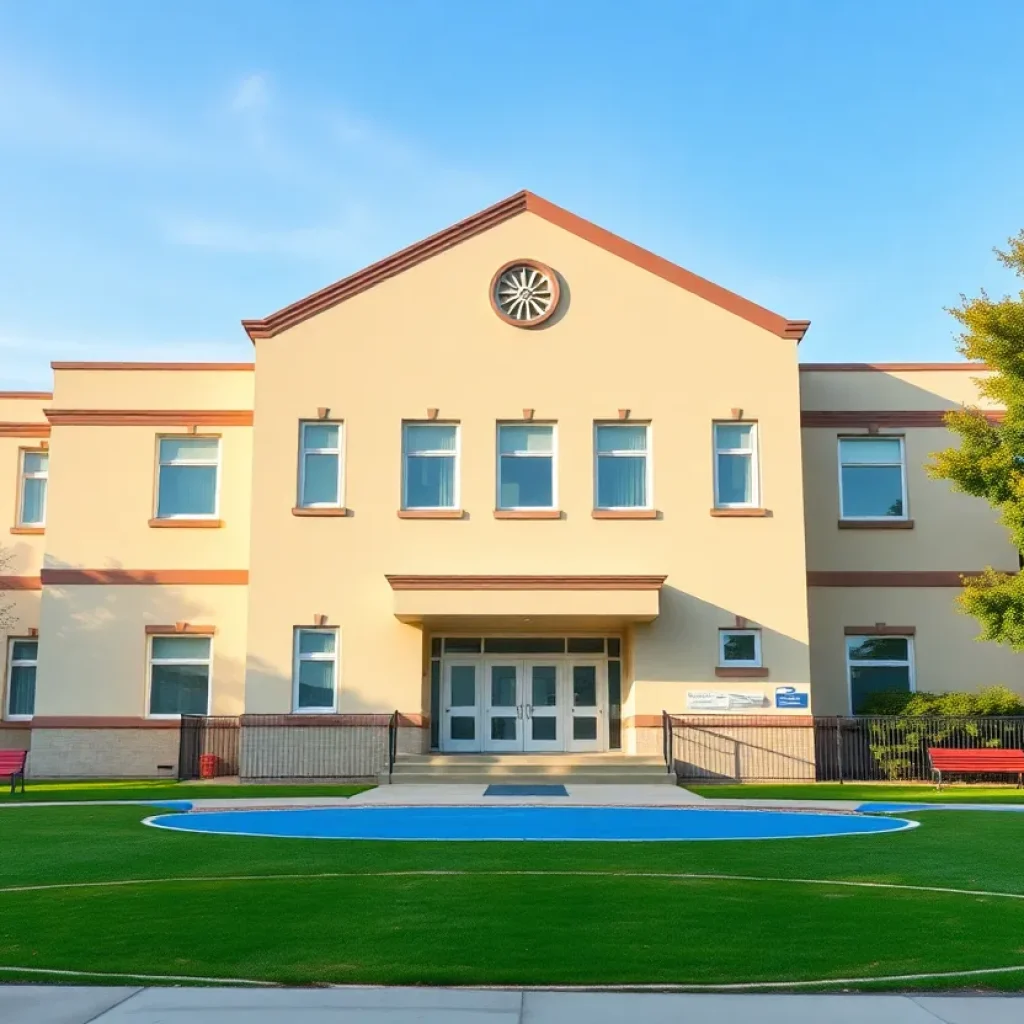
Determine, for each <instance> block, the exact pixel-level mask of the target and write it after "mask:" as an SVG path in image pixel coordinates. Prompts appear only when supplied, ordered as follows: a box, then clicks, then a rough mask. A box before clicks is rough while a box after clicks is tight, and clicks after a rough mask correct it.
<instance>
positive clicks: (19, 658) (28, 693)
mask: <svg viewBox="0 0 1024 1024" xmlns="http://www.w3.org/2000/svg"><path fill="white" fill-rule="evenodd" d="M38 659H39V641H38V640H20V639H17V638H14V637H12V638H11V640H10V642H9V643H8V645H7V718H8V720H13V721H19V720H20V721H27V720H28V719H30V718H31V717H32V716H33V715H34V714H35V710H36V665H37V662H38Z"/></svg>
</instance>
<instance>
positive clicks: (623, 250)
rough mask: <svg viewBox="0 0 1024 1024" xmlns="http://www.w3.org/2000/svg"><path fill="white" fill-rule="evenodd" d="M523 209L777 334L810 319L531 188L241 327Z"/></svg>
mask: <svg viewBox="0 0 1024 1024" xmlns="http://www.w3.org/2000/svg"><path fill="white" fill-rule="evenodd" d="M521 213H533V214H536V216H538V217H543V218H544V220H546V221H548V222H549V223H551V224H554V225H556V226H557V227H560V228H562V229H564V230H565V231H569V232H571V233H572V234H574V235H577V236H578V237H580V238H582V239H584V240H585V241H588V242H590V243H591V244H593V245H596V246H598V247H600V248H601V249H604V250H605V251H606V252H610V253H611V254H612V255H613V256H618V257H619V258H620V259H624V260H627V261H628V262H630V263H633V264H635V265H636V266H638V267H640V268H641V269H642V270H646V271H647V272H648V273H651V274H654V275H656V276H657V277H660V278H662V279H663V280H665V281H668V282H670V283H671V284H675V285H678V286H679V287H680V288H684V289H686V290H687V291H689V292H692V293H693V294H694V295H697V296H699V297H700V298H702V299H706V300H707V301H708V302H712V303H714V304H715V305H716V306H721V308H722V309H725V310H728V312H730V313H733V314H735V315H736V316H739V317H742V318H743V319H744V320H748V321H750V323H753V324H756V325H757V326H758V327H763V328H764V329H765V330H766V331H770V332H771V333H772V334H775V335H778V337H780V338H787V339H789V340H791V341H797V342H798V341H800V340H801V339H802V338H803V336H804V335H805V334H806V333H807V328H808V327H810V323H811V322H810V321H809V320H787V319H786V318H785V317H784V316H780V315H779V314H778V313H773V312H772V311H771V310H768V309H765V308H764V307H763V306H759V305H757V303H756V302H751V301H750V300H749V299H745V298H743V297H742V296H741V295H737V294H736V293H735V292H731V291H729V290H728V289H727V288H723V287H721V285H717V284H714V283H713V282H711V281H708V280H707V279H706V278H703V277H699V276H698V275H697V274H693V273H691V272H690V271H689V270H684V269H683V268H682V267H680V266H678V265H677V264H675V263H672V262H671V261H669V260H666V259H664V258H663V257H661V256H657V255H655V254H654V253H653V252H650V251H649V250H647V249H643V248H641V247H640V246H639V245H634V244H633V243H632V242H628V241H627V240H626V239H625V238H622V237H621V236H619V235H616V234H613V233H612V232H611V231H607V230H605V229H604V228H602V227H598V225H596V224H594V223H592V222H591V221H589V220H584V219H583V218H582V217H578V216H576V214H574V213H570V212H569V211H568V210H564V209H562V207H560V206H556V205H555V204H554V203H550V202H548V200H546V199H542V198H541V197H540V196H537V195H534V194H533V193H532V192H517V193H516V194H515V195H514V196H509V198H508V199H503V200H502V201H501V202H500V203H495V205H494V206H489V207H488V208H487V209H486V210H481V211H480V212H479V213H475V214H473V216H472V217H467V218H466V219H465V220H461V221H459V222H458V223H457V224H453V225H452V226H451V227H449V228H445V229H444V230H443V231H439V232H438V233H437V234H435V235H431V236H430V237H429V238H425V239H423V241H421V242H416V243H415V244H414V245H410V246H408V247H407V248H405V249H402V250H400V251H399V252H396V253H395V254H394V255H393V256H388V257H387V258H386V259H383V260H380V261H378V262H377V263H373V264H371V265H370V266H368V267H364V268H363V269H362V270H358V271H356V273H354V274H350V275H349V276H348V277H345V278H342V279H341V280H340V281H336V282H335V283H334V284H332V285H328V286H327V287H326V288H322V289H321V290H320V291H318V292H314V293H313V294H312V295H308V296H306V298H304V299H300V300H299V301H298V302H293V303H292V304H291V305H290V306H285V307H284V309H279V310H278V311H277V312H276V313H271V314H270V316H268V317H264V318H263V319H262V320H243V321H242V327H243V328H245V332H246V333H247V334H248V335H249V337H250V338H251V339H252V340H253V341H254V342H255V341H256V340H257V339H259V338H273V337H274V336H275V335H277V334H280V333H281V332H282V331H286V330H288V328H290V327H294V326H295V325H296V324H299V323H302V321H303V320H308V319H309V317H311V316H315V315H316V314H317V313H321V312H323V311H324V310H325V309H330V307H332V306H335V305H337V304H338V303H339V302H344V301H345V299H350V298H351V297H352V296H353V295H358V294H359V293H360V292H364V291H366V290H367V289H368V288H372V287H373V286H374V285H376V284H379V283H380V282H381V281H386V280H387V279H388V278H390V277H395V276H396V275H398V274H401V273H402V272H403V271H406V270H409V269H410V268H411V267H415V266H416V265H417V264H419V263H423V262H424V261H425V260H428V259H430V258H431V257H432V256H436V255H438V254H439V253H442V252H444V251H445V250H447V249H451V248H453V247H454V246H456V245H459V244H460V243H461V242H465V241H467V240H468V239H470V238H473V237H475V236H476V235H479V234H482V233H483V232H484V231H487V230H489V229H490V228H493V227H496V226H497V225H498V224H502V223H504V222H505V221H507V220H511V219H512V218H513V217H516V216H518V215H519V214H521Z"/></svg>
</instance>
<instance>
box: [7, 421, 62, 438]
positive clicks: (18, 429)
mask: <svg viewBox="0 0 1024 1024" xmlns="http://www.w3.org/2000/svg"><path fill="white" fill-rule="evenodd" d="M49 436H50V424H49V423H0V437H49Z"/></svg>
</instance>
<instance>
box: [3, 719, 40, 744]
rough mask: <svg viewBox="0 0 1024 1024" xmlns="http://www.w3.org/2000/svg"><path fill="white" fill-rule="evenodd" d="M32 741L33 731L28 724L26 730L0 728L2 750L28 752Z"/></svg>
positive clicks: (11, 727) (12, 727) (6, 726)
mask: <svg viewBox="0 0 1024 1024" xmlns="http://www.w3.org/2000/svg"><path fill="white" fill-rule="evenodd" d="M31 741H32V730H31V728H29V726H28V724H27V723H26V725H25V728H24V729H19V728H17V727H15V726H10V725H5V726H2V727H0V750H28V748H29V745H30V743H31Z"/></svg>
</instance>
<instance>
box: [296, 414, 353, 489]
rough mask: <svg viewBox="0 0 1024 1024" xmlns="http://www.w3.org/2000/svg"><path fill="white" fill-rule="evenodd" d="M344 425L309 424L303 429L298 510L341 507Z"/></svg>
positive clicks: (300, 439)
mask: <svg viewBox="0 0 1024 1024" xmlns="http://www.w3.org/2000/svg"><path fill="white" fill-rule="evenodd" d="M343 431H344V428H343V425H342V424H341V423H325V422H323V421H310V422H308V423H302V424H301V427H300V432H299V433H300V436H299V445H300V448H301V451H300V453H299V507H300V508H338V507H340V506H341V505H343V504H344V501H343V498H342V483H343V480H344V471H343V467H342V443H343V436H342V435H343Z"/></svg>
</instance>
